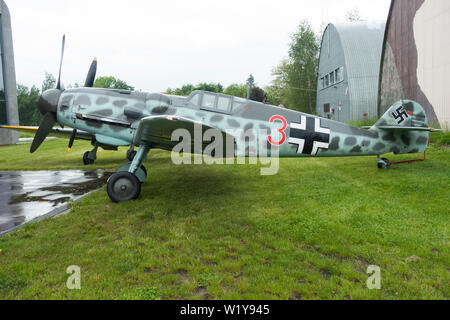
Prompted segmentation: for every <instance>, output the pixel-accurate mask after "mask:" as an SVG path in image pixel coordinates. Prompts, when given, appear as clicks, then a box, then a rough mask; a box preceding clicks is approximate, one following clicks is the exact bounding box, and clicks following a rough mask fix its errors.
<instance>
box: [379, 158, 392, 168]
mask: <svg viewBox="0 0 450 320" xmlns="http://www.w3.org/2000/svg"><path fill="white" fill-rule="evenodd" d="M390 167H391V162H390V161H389V160H388V159H386V158H382V159H380V160H379V161H378V169H381V170H385V169H389V168H390Z"/></svg>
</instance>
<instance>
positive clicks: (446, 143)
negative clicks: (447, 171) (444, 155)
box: [430, 130, 450, 147]
mask: <svg viewBox="0 0 450 320" xmlns="http://www.w3.org/2000/svg"><path fill="white" fill-rule="evenodd" d="M430 140H431V141H432V142H433V144H434V145H436V146H441V147H450V131H448V130H446V131H444V132H433V133H431V136H430Z"/></svg>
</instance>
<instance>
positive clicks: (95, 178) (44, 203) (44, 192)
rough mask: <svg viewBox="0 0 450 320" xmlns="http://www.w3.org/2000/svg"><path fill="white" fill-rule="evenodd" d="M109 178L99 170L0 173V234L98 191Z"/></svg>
mask: <svg viewBox="0 0 450 320" xmlns="http://www.w3.org/2000/svg"><path fill="white" fill-rule="evenodd" d="M110 175H111V173H109V172H105V171H103V170H94V171H82V170H64V171H10V172H4V171H0V233H2V232H4V231H7V230H11V229H14V228H17V227H19V226H21V225H23V224H24V223H27V222H29V221H31V220H34V219H36V218H38V217H40V216H43V215H46V214H48V213H50V212H52V211H53V210H55V209H58V208H61V207H63V206H64V205H65V203H66V202H67V201H69V200H77V199H79V198H80V197H82V196H83V195H85V194H87V193H89V192H91V191H93V190H96V189H98V188H100V187H101V186H103V185H104V184H105V183H106V181H107V180H108V178H109V176H110Z"/></svg>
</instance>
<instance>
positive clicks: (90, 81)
mask: <svg viewBox="0 0 450 320" xmlns="http://www.w3.org/2000/svg"><path fill="white" fill-rule="evenodd" d="M96 74H97V58H94V61H92V64H91V67H90V68H89V72H88V75H87V77H86V81H85V82H84V87H85V88H92V87H93V86H94V82H95V75H96Z"/></svg>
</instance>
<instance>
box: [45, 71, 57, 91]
mask: <svg viewBox="0 0 450 320" xmlns="http://www.w3.org/2000/svg"><path fill="white" fill-rule="evenodd" d="M54 88H56V79H55V77H54V76H53V75H52V74H51V73H48V72H46V73H45V79H44V82H43V83H42V92H44V91H47V90H48V89H54Z"/></svg>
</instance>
